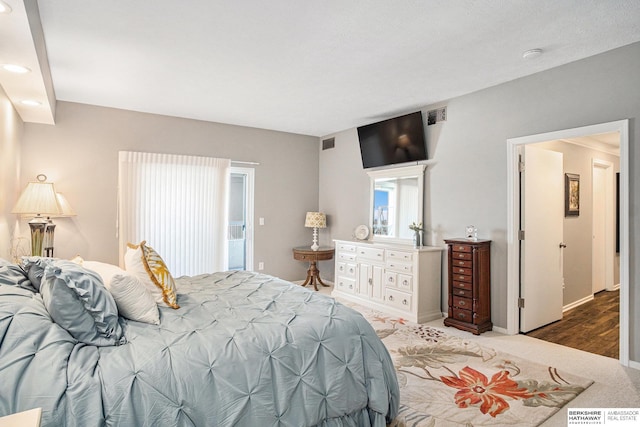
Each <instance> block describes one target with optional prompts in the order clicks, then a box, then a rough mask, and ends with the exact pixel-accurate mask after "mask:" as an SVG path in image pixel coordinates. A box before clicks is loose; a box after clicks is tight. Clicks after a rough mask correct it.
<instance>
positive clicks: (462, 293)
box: [453, 288, 473, 298]
mask: <svg viewBox="0 0 640 427" xmlns="http://www.w3.org/2000/svg"><path fill="white" fill-rule="evenodd" d="M453 295H457V296H459V297H464V298H471V297H473V291H471V290H468V289H463V288H453Z"/></svg>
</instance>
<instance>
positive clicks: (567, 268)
mask: <svg viewBox="0 0 640 427" xmlns="http://www.w3.org/2000/svg"><path fill="white" fill-rule="evenodd" d="M537 146H538V147H541V148H545V149H547V150H552V151H557V152H560V153H562V154H563V157H562V159H563V168H564V172H565V173H573V174H578V175H580V215H578V216H570V217H565V218H564V238H563V242H564V243H566V245H567V247H566V248H565V249H564V251H563V254H564V258H563V261H564V264H563V265H564V285H565V288H564V301H563V305H565V306H566V305H569V304H571V303H575V302H576V301H580V300H582V299H584V298H586V297H588V296H589V295H592V285H591V283H592V274H591V264H592V262H591V256H592V243H593V239H592V233H591V229H592V224H593V206H592V203H593V201H592V199H593V198H592V185H591V184H592V182H591V169H592V164H591V161H592V159H600V160H606V161H609V162H611V163H613V169H614V172H620V157H618V156H614V155H611V154H607V153H603V152H601V151H596V150H591V149H588V148H585V147H582V146H579V145H575V144H570V143H567V142H562V141H550V142H543V143H540V144H537ZM614 185H615V182H614ZM613 191H615V189H613ZM613 209H614V210H613V212H611V215H612V217H613V218H615V206H614V207H613ZM614 227H615V223H614ZM612 232H613V233H615V229H614V230H612ZM614 267H615V268H614V269H615V271H614V273H615V274H614V282H613V283H614V284H617V283H620V263H619V256H618V255H617V254H616V255H615V259H614Z"/></svg>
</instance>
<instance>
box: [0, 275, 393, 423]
mask: <svg viewBox="0 0 640 427" xmlns="http://www.w3.org/2000/svg"><path fill="white" fill-rule="evenodd" d="M177 288H178V294H179V296H178V304H179V305H180V307H181V308H180V309H178V310H173V309H171V308H168V307H161V308H160V320H161V324H160V325H159V326H155V325H150V324H145V323H139V322H134V321H128V320H126V319H124V318H120V322H121V325H122V327H123V330H124V334H125V336H126V338H127V341H128V342H127V344H125V345H121V346H113V347H94V346H90V345H86V344H82V343H78V342H77V341H76V340H75V339H74V338H73V337H71V335H69V333H67V332H66V331H65V330H64V329H62V328H61V327H59V326H58V325H56V324H55V323H53V321H52V320H51V317H50V316H49V314H48V312H47V310H46V309H45V307H44V305H43V302H42V298H41V296H40V294H38V293H33V292H31V291H29V290H26V289H22V288H19V287H16V286H8V285H0V416H1V415H6V414H9V413H14V412H19V411H23V410H26V409H30V408H34V407H42V408H43V423H42V425H43V426H65V425H66V426H83V427H84V426H103V425H108V426H111V425H113V426H136V427H139V426H252V427H253V426H259V427H262V426H295V427H301V426H314V425H322V426H384V425H385V424H386V423H387V422H389V421H391V419H393V417H395V415H396V412H397V407H398V402H399V392H398V385H397V380H396V375H395V370H394V367H393V363H392V362H391V359H390V357H389V354H388V352H387V350H386V349H385V347H384V345H383V344H382V342H381V341H380V339H378V337H377V336H376V334H375V331H374V330H373V328H372V327H371V326H370V325H369V323H367V321H366V320H365V319H364V318H363V317H362V316H361V315H360V314H359V313H357V312H355V311H354V310H352V309H350V308H348V307H345V306H343V305H341V304H340V303H337V302H335V301H334V300H333V299H331V298H329V297H326V296H323V295H319V294H317V293H315V292H313V291H309V290H307V289H304V288H301V287H299V286H297V285H293V284H291V283H289V282H285V281H283V280H279V279H276V278H273V277H271V276H266V275H261V274H255V273H249V272H224V273H215V274H211V275H202V276H196V277H184V278H180V279H177Z"/></svg>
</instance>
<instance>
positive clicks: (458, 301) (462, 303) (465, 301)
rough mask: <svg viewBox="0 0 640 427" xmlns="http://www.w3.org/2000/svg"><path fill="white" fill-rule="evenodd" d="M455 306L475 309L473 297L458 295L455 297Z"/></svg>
mask: <svg viewBox="0 0 640 427" xmlns="http://www.w3.org/2000/svg"><path fill="white" fill-rule="evenodd" d="M453 306H454V307H458V308H462V309H464V310H472V309H473V300H472V299H471V298H461V297H458V296H455V295H454V297H453Z"/></svg>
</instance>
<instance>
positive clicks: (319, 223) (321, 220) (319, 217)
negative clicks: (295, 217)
mask: <svg viewBox="0 0 640 427" xmlns="http://www.w3.org/2000/svg"><path fill="white" fill-rule="evenodd" d="M304 226H305V227H308V228H313V245H311V249H312V250H314V251H317V250H318V248H319V247H320V246H318V228H326V226H327V217H326V216H325V214H323V213H322V212H307V216H306V218H305V220H304Z"/></svg>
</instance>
